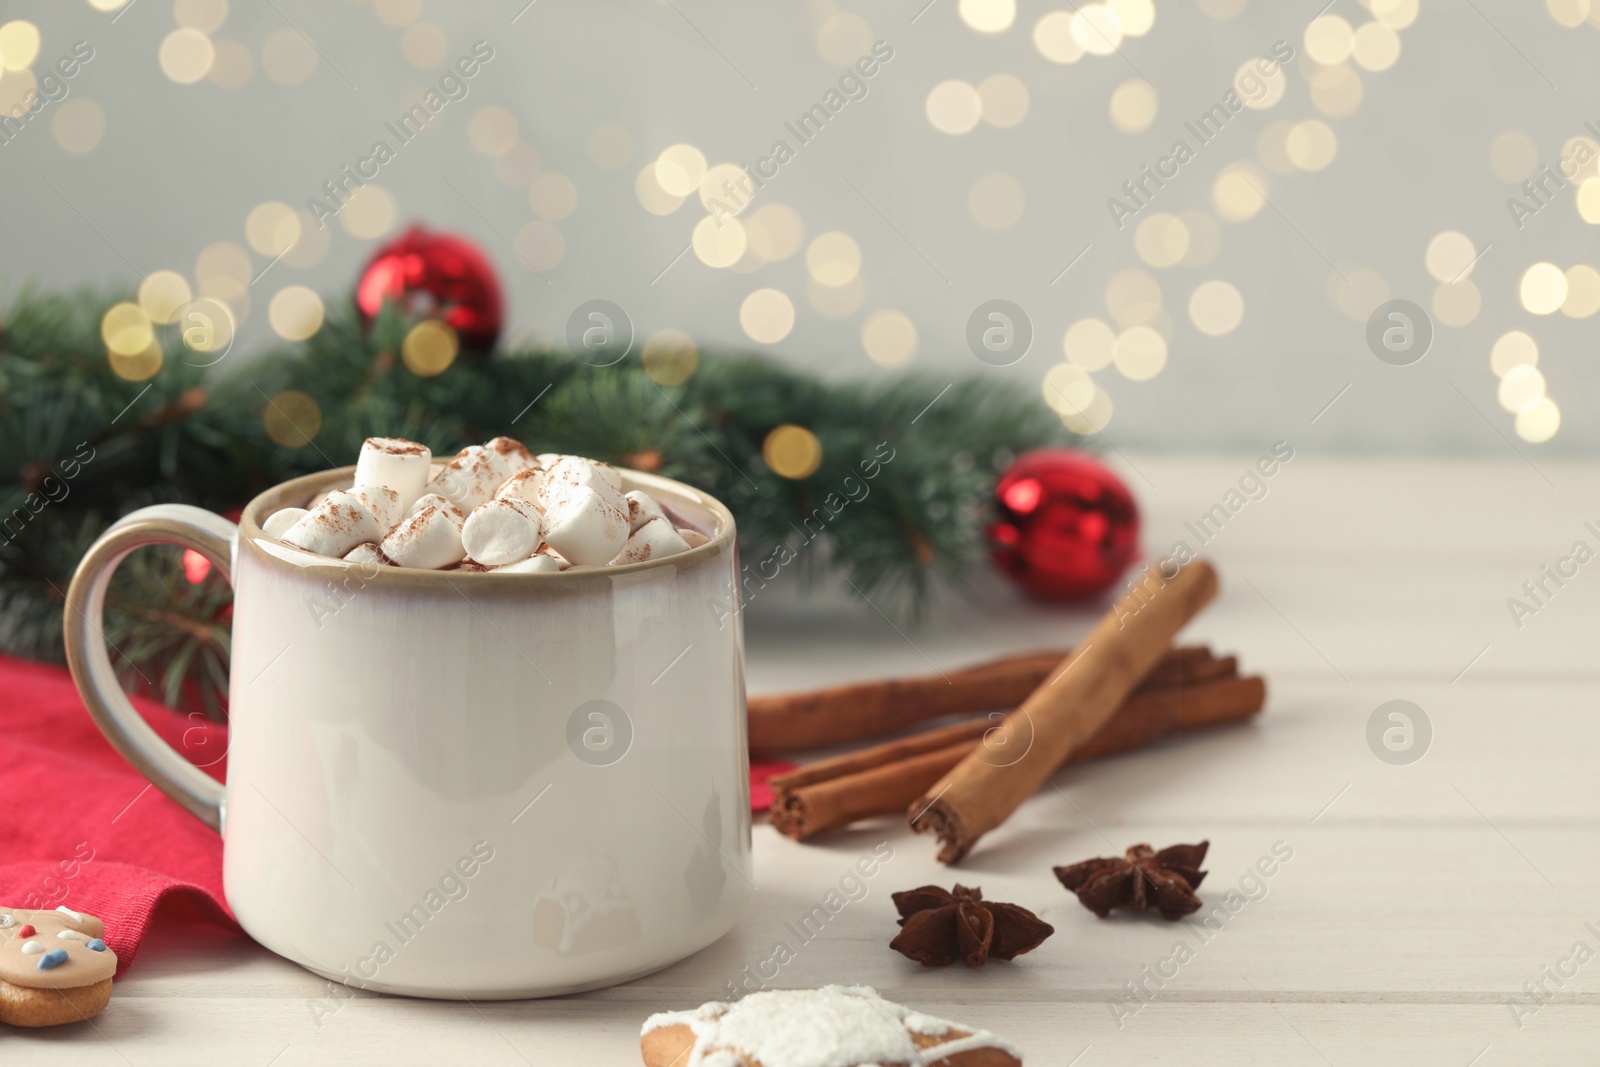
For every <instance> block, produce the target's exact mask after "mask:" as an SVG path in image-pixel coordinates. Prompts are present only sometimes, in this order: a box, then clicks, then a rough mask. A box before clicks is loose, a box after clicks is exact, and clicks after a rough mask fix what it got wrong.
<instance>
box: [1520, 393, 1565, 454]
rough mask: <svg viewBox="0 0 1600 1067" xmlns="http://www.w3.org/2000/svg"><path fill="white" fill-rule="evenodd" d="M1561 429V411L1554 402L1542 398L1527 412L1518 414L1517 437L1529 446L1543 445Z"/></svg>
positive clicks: (1547, 398)
mask: <svg viewBox="0 0 1600 1067" xmlns="http://www.w3.org/2000/svg"><path fill="white" fill-rule="evenodd" d="M1559 429H1561V409H1560V408H1558V407H1556V403H1555V401H1554V400H1551V399H1550V398H1549V397H1547V396H1546V397H1540V398H1539V400H1538V401H1537V402H1536V403H1535V404H1534V405H1533V406H1532V407H1529V408H1528V409H1527V410H1525V411H1519V412H1517V436H1518V437H1520V438H1522V439H1523V440H1524V441H1527V442H1528V443H1529V444H1534V445H1537V444H1542V443H1544V442H1545V441H1548V440H1550V438H1552V437H1554V436H1555V435H1556V431H1557V430H1559Z"/></svg>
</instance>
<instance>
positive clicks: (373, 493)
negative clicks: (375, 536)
mask: <svg viewBox="0 0 1600 1067" xmlns="http://www.w3.org/2000/svg"><path fill="white" fill-rule="evenodd" d="M349 492H350V495H351V496H353V497H355V498H356V499H357V500H359V501H361V504H362V506H363V507H365V508H366V509H367V510H368V511H370V512H372V517H373V518H375V519H377V520H378V529H379V530H380V531H382V532H384V533H388V532H389V527H391V526H393V525H394V524H395V523H397V522H399V521H400V520H401V519H403V518H405V517H406V509H405V508H403V507H401V506H400V494H399V493H397V492H395V491H394V490H393V489H390V488H389V487H388V486H386V485H358V486H356V487H355V488H354V489H351V490H349Z"/></svg>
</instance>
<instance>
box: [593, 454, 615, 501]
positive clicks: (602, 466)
mask: <svg viewBox="0 0 1600 1067" xmlns="http://www.w3.org/2000/svg"><path fill="white" fill-rule="evenodd" d="M589 466H591V467H593V468H594V469H595V470H597V471H599V472H600V477H602V478H604V479H605V480H606V484H607V485H609V486H610V487H611V488H613V489H615V490H616V491H617V492H619V493H620V492H622V475H620V474H618V473H617V468H615V467H613V466H612V465H611V464H609V463H601V462H600V461H599V460H597V459H591V460H589Z"/></svg>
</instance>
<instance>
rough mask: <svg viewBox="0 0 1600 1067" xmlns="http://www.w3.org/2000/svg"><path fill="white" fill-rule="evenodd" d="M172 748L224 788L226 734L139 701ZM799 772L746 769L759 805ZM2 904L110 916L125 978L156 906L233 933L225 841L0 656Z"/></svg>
mask: <svg viewBox="0 0 1600 1067" xmlns="http://www.w3.org/2000/svg"><path fill="white" fill-rule="evenodd" d="M134 706H135V707H137V708H138V709H139V713H140V714H141V715H142V716H144V719H145V721H146V722H148V723H149V724H150V725H151V726H152V727H154V728H155V730H156V732H157V733H158V734H160V735H161V736H162V738H163V739H165V740H166V742H167V743H168V744H170V745H172V747H173V748H175V749H177V750H178V751H179V752H181V753H183V754H184V755H185V756H187V757H188V759H189V761H190V762H191V763H195V764H197V765H199V766H201V767H203V768H204V769H205V770H206V772H207V773H208V774H210V775H211V776H212V777H213V778H216V779H218V780H219V781H220V780H222V779H223V778H224V776H225V775H224V768H225V767H226V765H227V751H228V729H227V727H225V726H219V725H217V724H215V723H212V722H209V721H207V720H206V719H205V718H204V717H203V716H202V715H200V714H199V713H198V712H197V713H194V714H191V715H183V714H181V713H179V712H176V711H172V710H170V709H168V708H164V707H162V706H160V705H159V704H156V703H155V702H153V701H149V700H139V699H135V700H134ZM792 768H793V764H789V763H784V762H782V761H777V760H768V761H756V762H753V763H751V765H750V799H751V807H752V808H753V809H754V810H756V811H765V810H766V809H767V808H768V807H769V806H771V804H772V790H771V789H770V788H769V787H768V786H767V779H768V778H770V777H771V776H772V775H774V774H781V773H782V772H783V771H786V770H790V769H792ZM0 906H4V907H13V908H30V909H47V910H48V909H50V908H55V907H58V906H66V907H69V908H71V909H73V910H74V911H83V912H88V913H89V914H90V915H96V916H98V917H100V918H101V919H103V920H105V924H106V943H107V944H109V945H110V946H111V949H112V951H114V952H116V954H117V965H118V967H117V973H118V974H121V973H122V972H123V971H125V970H127V968H128V965H129V964H130V963H132V962H133V956H134V953H135V952H136V951H137V950H138V947H139V942H140V940H141V939H143V937H144V933H145V930H146V929H148V928H149V926H150V923H151V920H152V919H153V918H154V917H155V914H156V910H157V908H162V910H164V911H168V912H170V913H171V914H172V915H173V917H174V918H200V919H209V920H211V921H214V922H218V923H222V924H224V925H225V926H227V927H229V928H231V929H234V930H237V929H238V926H237V924H236V923H235V922H234V920H233V915H232V913H230V912H229V911H228V905H227V902H226V901H224V900H223V896H222V839H221V838H219V837H218V836H217V835H216V834H214V833H213V832H211V831H210V830H209V829H207V828H206V827H205V826H203V825H201V823H200V822H199V820H197V819H195V818H194V816H192V815H190V814H189V813H188V812H186V811H184V810H183V809H182V808H180V807H178V805H176V804H174V803H173V802H172V801H171V800H168V799H167V797H166V795H165V794H163V793H162V792H161V791H160V790H159V789H157V788H155V787H154V786H152V785H151V784H150V783H149V782H147V781H145V779H144V778H143V777H142V776H141V775H140V774H139V773H138V772H137V771H135V770H134V769H133V768H132V767H130V766H129V765H128V764H127V762H126V761H125V760H123V758H122V757H121V756H120V755H119V754H118V753H117V752H116V750H115V749H113V748H112V747H111V745H110V744H109V743H108V742H107V741H106V739H105V738H104V737H103V736H101V734H100V730H99V728H97V727H96V726H95V724H94V721H93V720H92V719H90V718H89V713H88V712H87V711H85V710H84V707H83V703H82V702H81V701H80V700H79V699H78V691H77V689H76V688H75V687H74V686H73V684H72V678H71V676H70V675H69V674H67V672H66V671H64V670H62V669H60V668H59V667H51V666H46V665H44V664H39V663H27V662H23V661H19V660H12V659H6V658H4V657H0Z"/></svg>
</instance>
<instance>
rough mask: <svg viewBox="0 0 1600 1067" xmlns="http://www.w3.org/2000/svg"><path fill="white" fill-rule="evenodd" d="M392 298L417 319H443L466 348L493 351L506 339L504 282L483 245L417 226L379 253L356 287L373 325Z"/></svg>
mask: <svg viewBox="0 0 1600 1067" xmlns="http://www.w3.org/2000/svg"><path fill="white" fill-rule="evenodd" d="M386 300H393V301H395V302H397V303H399V304H400V305H401V306H402V307H403V308H404V309H405V311H406V314H407V315H409V316H413V317H415V318H432V319H442V320H443V321H444V322H445V324H446V325H448V326H449V327H450V328H451V329H453V330H455V332H456V336H457V337H458V338H460V340H461V346H462V347H463V348H465V349H469V350H473V351H479V352H487V351H488V350H490V349H492V348H493V347H494V343H495V341H496V340H497V339H498V338H499V336H500V326H501V321H502V315H503V309H504V303H503V301H502V298H501V296H500V280H499V279H498V278H497V277H496V276H495V273H494V267H492V266H491V265H490V263H489V260H488V259H487V258H486V257H485V256H484V254H483V252H482V251H481V250H479V248H478V246H477V245H475V244H473V243H472V242H471V241H469V240H467V239H466V238H465V237H459V236H457V235H455V234H451V233H440V232H434V231H430V230H425V229H423V228H422V227H420V226H413V227H411V229H409V230H407V231H406V232H405V233H404V234H402V235H400V237H399V238H397V239H396V240H394V241H393V242H391V243H389V244H387V245H384V246H383V247H382V248H380V249H378V251H377V252H376V253H374V254H373V256H372V258H371V259H370V260H368V261H367V265H366V266H365V267H364V268H362V271H361V280H360V281H359V282H358V283H356V307H357V308H359V309H360V311H361V321H362V325H364V326H370V325H371V324H372V320H373V319H374V318H376V317H377V315H378V312H379V311H381V310H383V304H384V301H386Z"/></svg>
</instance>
